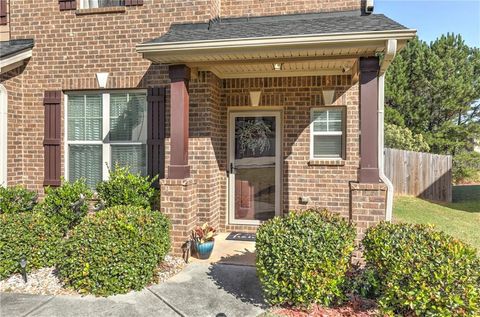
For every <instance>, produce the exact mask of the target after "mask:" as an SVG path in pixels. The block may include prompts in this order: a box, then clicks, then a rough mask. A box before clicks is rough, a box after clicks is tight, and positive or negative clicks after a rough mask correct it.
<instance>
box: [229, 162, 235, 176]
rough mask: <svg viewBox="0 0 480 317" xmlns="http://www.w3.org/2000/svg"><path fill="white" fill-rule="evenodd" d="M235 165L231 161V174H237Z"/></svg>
mask: <svg viewBox="0 0 480 317" xmlns="http://www.w3.org/2000/svg"><path fill="white" fill-rule="evenodd" d="M235 170H236V168H235V166H234V165H233V163H230V174H235Z"/></svg>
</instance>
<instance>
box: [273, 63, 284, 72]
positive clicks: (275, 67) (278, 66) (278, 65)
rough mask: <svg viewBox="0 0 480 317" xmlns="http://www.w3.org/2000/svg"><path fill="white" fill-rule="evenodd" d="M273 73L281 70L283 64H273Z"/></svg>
mask: <svg viewBox="0 0 480 317" xmlns="http://www.w3.org/2000/svg"><path fill="white" fill-rule="evenodd" d="M272 66H273V70H274V71H280V70H283V64H282V63H275V64H273V65H272Z"/></svg>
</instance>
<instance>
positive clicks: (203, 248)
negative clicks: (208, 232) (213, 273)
mask: <svg viewBox="0 0 480 317" xmlns="http://www.w3.org/2000/svg"><path fill="white" fill-rule="evenodd" d="M214 245H215V240H212V241H207V242H204V243H200V242H198V241H196V242H195V250H196V251H197V256H198V258H199V259H201V260H206V259H208V258H209V257H210V255H211V254H212V251H213V246H214Z"/></svg>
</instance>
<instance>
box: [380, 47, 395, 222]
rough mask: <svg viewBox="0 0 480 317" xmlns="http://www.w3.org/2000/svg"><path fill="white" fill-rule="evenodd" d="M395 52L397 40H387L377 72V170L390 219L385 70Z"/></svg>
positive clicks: (391, 193) (391, 188)
mask: <svg viewBox="0 0 480 317" xmlns="http://www.w3.org/2000/svg"><path fill="white" fill-rule="evenodd" d="M396 52H397V40H388V41H387V45H386V49H385V56H384V57H383V60H382V63H381V65H380V72H379V74H378V107H377V108H378V171H379V177H380V180H381V181H382V182H383V183H384V184H385V185H386V186H387V203H386V210H385V218H386V220H387V221H392V210H393V194H394V191H393V184H392V182H391V181H390V180H389V179H388V177H387V176H386V175H385V153H384V152H385V146H384V144H385V143H384V142H385V122H384V119H385V72H386V71H387V68H388V66H389V65H390V63H391V62H392V61H393V58H394V57H395V54H396Z"/></svg>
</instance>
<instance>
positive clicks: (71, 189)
mask: <svg viewBox="0 0 480 317" xmlns="http://www.w3.org/2000/svg"><path fill="white" fill-rule="evenodd" d="M92 195H93V192H92V191H91V190H90V189H89V188H88V186H87V184H86V183H85V180H84V179H79V180H76V181H75V182H73V183H70V182H66V181H64V182H63V183H62V185H61V186H59V187H47V188H46V189H45V198H44V200H43V201H42V202H41V203H40V204H39V205H38V206H37V208H38V209H39V211H41V212H43V213H44V214H45V215H46V216H47V217H49V218H50V219H52V221H54V222H56V223H57V224H58V225H59V226H60V228H61V229H62V231H63V232H64V233H66V232H67V231H68V230H69V229H71V228H73V227H74V226H76V225H77V224H78V223H80V221H81V219H82V218H83V217H84V216H85V215H86V214H87V212H88V200H90V199H91V198H92Z"/></svg>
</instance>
